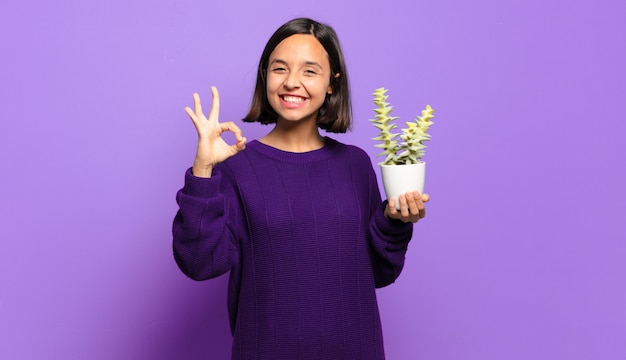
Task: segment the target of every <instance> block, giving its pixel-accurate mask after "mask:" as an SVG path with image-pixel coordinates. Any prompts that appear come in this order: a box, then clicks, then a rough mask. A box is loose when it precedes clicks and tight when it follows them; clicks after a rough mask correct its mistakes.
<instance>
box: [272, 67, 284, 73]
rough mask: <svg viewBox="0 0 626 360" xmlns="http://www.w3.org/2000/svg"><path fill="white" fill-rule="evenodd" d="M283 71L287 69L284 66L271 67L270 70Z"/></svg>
mask: <svg viewBox="0 0 626 360" xmlns="http://www.w3.org/2000/svg"><path fill="white" fill-rule="evenodd" d="M285 71H287V69H285V68H284V67H280V66H276V67H273V68H272V72H275V73H284V72H285Z"/></svg>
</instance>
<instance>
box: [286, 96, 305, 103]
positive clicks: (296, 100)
mask: <svg viewBox="0 0 626 360" xmlns="http://www.w3.org/2000/svg"><path fill="white" fill-rule="evenodd" d="M283 100H285V101H286V102H288V103H301V102H303V101H304V99H303V98H301V97H298V96H283Z"/></svg>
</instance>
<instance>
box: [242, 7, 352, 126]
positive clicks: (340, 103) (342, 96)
mask: <svg viewBox="0 0 626 360" xmlns="http://www.w3.org/2000/svg"><path fill="white" fill-rule="evenodd" d="M295 34H309V35H313V36H315V38H316V39H317V40H318V41H319V42H320V44H322V46H323V47H324V49H325V50H326V53H328V60H329V63H330V70H331V77H330V86H331V88H332V89H333V91H332V94H328V95H326V99H325V100H324V103H323V104H322V106H321V107H320V109H319V110H318V113H317V126H318V127H319V128H321V129H324V130H326V131H327V132H333V133H345V132H346V131H347V130H348V129H349V128H350V126H351V118H352V106H351V104H350V91H349V88H348V73H347V71H346V64H345V61H344V58H343V53H342V52H341V46H340V45H339V38H338V37H337V33H336V32H335V30H334V29H333V28H332V27H330V26H328V25H326V24H322V23H319V22H317V21H315V20H312V19H308V18H297V19H293V20H291V21H289V22H287V23H285V24H284V25H282V26H281V27H280V28H278V30H276V32H275V33H274V34H273V35H272V37H270V39H269V40H268V42H267V44H266V45H265V49H264V50H263V54H262V55H261V60H260V61H259V68H258V70H257V76H256V86H255V88H254V95H253V96H252V104H251V105H250V110H249V111H248V115H246V117H245V118H243V121H245V122H256V121H258V122H260V123H262V124H273V123H276V120H277V118H278V114H276V112H275V111H274V109H272V106H271V105H270V104H269V102H268V100H267V88H266V86H265V77H266V74H267V67H268V62H269V58H270V55H271V54H272V51H274V49H275V48H276V46H278V44H279V43H280V42H281V41H283V40H284V39H286V38H288V37H289V36H291V35H295ZM337 75H339V76H337Z"/></svg>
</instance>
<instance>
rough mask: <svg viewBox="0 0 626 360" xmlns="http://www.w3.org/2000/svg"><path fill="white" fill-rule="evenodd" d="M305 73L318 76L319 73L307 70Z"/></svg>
mask: <svg viewBox="0 0 626 360" xmlns="http://www.w3.org/2000/svg"><path fill="white" fill-rule="evenodd" d="M304 73H305V74H306V75H317V71H315V70H313V69H306V70H304Z"/></svg>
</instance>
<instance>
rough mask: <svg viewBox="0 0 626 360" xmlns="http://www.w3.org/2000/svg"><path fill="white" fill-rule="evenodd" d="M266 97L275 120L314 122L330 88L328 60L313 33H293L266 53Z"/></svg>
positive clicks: (330, 90)
mask: <svg viewBox="0 0 626 360" xmlns="http://www.w3.org/2000/svg"><path fill="white" fill-rule="evenodd" d="M268 64H269V65H268V68H267V99H268V101H269V103H270V105H271V106H272V108H273V109H274V111H276V113H277V114H278V121H307V120H312V121H315V120H316V118H317V111H318V109H319V108H320V107H321V106H322V104H323V103H324V99H325V98H326V95H327V94H330V93H331V92H332V89H331V87H330V77H331V70H330V63H329V61H328V54H327V53H326V50H324V47H323V46H322V44H320V42H319V41H318V40H317V39H316V38H315V37H314V36H313V35H302V34H296V35H291V36H289V37H288V38H286V39H284V40H283V41H281V42H280V43H279V44H278V45H277V46H276V48H274V51H273V52H272V53H271V54H270V58H269V62H268Z"/></svg>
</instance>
